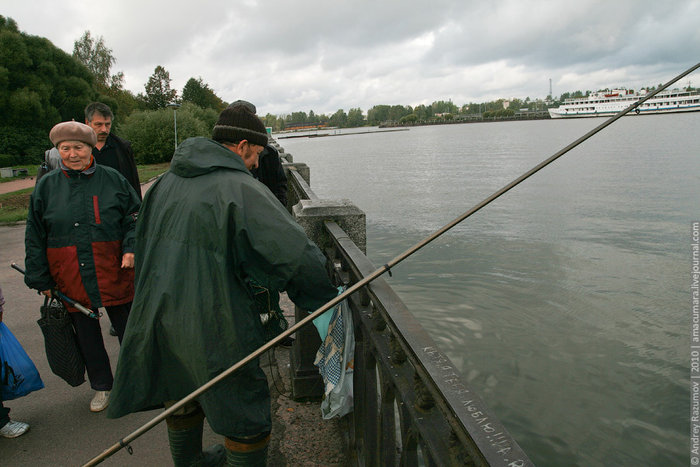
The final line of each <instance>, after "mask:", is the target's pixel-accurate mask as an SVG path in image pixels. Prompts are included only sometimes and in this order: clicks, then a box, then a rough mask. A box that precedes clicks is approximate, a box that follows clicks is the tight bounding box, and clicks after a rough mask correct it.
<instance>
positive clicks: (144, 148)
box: [120, 103, 218, 164]
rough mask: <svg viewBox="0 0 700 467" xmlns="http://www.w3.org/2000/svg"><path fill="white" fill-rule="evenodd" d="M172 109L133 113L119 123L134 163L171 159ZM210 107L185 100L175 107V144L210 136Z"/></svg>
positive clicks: (212, 112) (212, 114) (213, 113)
mask: <svg viewBox="0 0 700 467" xmlns="http://www.w3.org/2000/svg"><path fill="white" fill-rule="evenodd" d="M173 113H174V112H173V110H172V109H159V110H144V111H140V112H134V113H132V114H131V115H129V116H128V117H127V118H126V121H125V122H124V123H123V124H122V125H121V135H120V136H122V137H124V138H126V139H128V140H129V141H131V145H132V147H133V149H134V157H135V158H136V163H137V164H156V163H159V162H168V161H170V159H172V156H173V150H174V145H175V128H174V127H175V125H174V121H173ZM217 116H218V114H217V112H216V111H215V110H213V109H202V108H200V107H198V106H196V105H194V104H189V103H185V104H183V105H182V107H180V108H179V109H178V110H177V141H178V144H179V143H181V142H182V141H184V140H185V139H187V138H191V137H193V136H206V137H209V136H211V130H212V128H213V127H214V123H215V122H216V119H217Z"/></svg>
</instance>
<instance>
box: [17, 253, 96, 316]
mask: <svg viewBox="0 0 700 467" xmlns="http://www.w3.org/2000/svg"><path fill="white" fill-rule="evenodd" d="M10 267H12V269H15V270H17V271H19V272H21V273H22V274H23V275H26V273H25V272H24V269H22V268H20V267H19V266H18V265H17V263H12V264H10ZM53 293H54V294H55V295H56V296H57V297H58V298H60V299H61V300H63V301H64V302H66V303H67V304H69V305H70V306H72V307H74V308H77V309H78V310H79V311H80V312H82V313H85V314H86V315H88V316H89V317H90V318H95V319H98V318H99V317H100V316H102V313H98V314H95V312H94V311H92V310H90V309H88V308H85V307H84V306H83V305H81V304H80V303H78V302H76V301H75V300H73V299H72V298H70V297H69V296H67V295H65V294H64V293H63V292H61V291H60V290H58V289H53Z"/></svg>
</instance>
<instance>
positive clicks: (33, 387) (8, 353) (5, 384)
mask: <svg viewBox="0 0 700 467" xmlns="http://www.w3.org/2000/svg"><path fill="white" fill-rule="evenodd" d="M0 365H2V366H1V367H0V385H2V400H3V401H9V400H12V399H17V398H18V397H22V396H26V395H27V394H29V393H30V392H32V391H38V390H39V389H41V388H43V387H44V382H43V381H41V377H40V376H39V372H38V371H37V369H36V367H35V366H34V362H32V359H31V358H29V355H27V352H25V351H24V349H23V348H22V345H21V344H20V343H19V342H18V341H17V339H16V338H15V336H14V335H12V332H10V329H9V328H8V327H7V326H6V325H5V323H0Z"/></svg>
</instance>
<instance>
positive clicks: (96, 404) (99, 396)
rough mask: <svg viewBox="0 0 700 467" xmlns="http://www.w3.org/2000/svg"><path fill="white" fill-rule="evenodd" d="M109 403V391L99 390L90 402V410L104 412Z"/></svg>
mask: <svg viewBox="0 0 700 467" xmlns="http://www.w3.org/2000/svg"><path fill="white" fill-rule="evenodd" d="M108 405H109V391H97V392H96V393H95V397H93V398H92V401H91V402H90V412H102V411H103V410H104V409H106V408H107V406H108Z"/></svg>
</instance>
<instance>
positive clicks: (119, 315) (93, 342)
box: [70, 303, 131, 391]
mask: <svg viewBox="0 0 700 467" xmlns="http://www.w3.org/2000/svg"><path fill="white" fill-rule="evenodd" d="M105 308H106V309H107V314H108V315H109V320H110V321H111V322H112V326H114V330H115V331H117V337H118V338H119V343H120V344H121V342H122V338H123V337H124V329H126V321H127V319H128V318H129V311H130V310H131V303H125V304H123V305H116V306H108V307H105ZM93 311H94V312H97V310H96V309H94V310H93ZM70 317H71V318H72V319H73V326H74V327H75V333H76V335H77V336H78V346H79V347H80V352H81V353H82V354H83V359H84V360H85V367H86V369H87V374H88V379H89V380H90V387H92V389H94V390H95V391H111V390H112V383H113V382H114V376H113V375H112V367H111V366H110V364H109V356H108V355H107V350H105V343H104V340H103V339H102V329H101V328H100V321H99V320H97V319H95V318H90V317H89V316H87V315H85V314H83V313H80V312H74V313H70Z"/></svg>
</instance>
